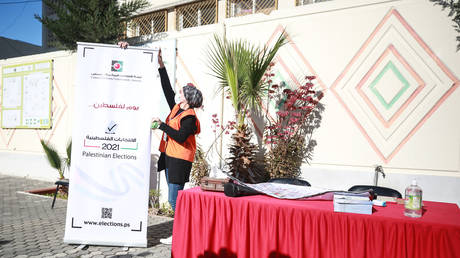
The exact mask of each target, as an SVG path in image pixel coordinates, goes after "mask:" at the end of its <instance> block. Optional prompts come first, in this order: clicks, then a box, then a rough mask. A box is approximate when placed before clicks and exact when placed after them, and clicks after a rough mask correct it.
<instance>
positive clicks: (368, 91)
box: [330, 8, 459, 163]
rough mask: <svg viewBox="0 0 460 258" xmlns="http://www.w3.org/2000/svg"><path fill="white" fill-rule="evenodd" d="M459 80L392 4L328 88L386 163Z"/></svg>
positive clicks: (453, 88)
mask: <svg viewBox="0 0 460 258" xmlns="http://www.w3.org/2000/svg"><path fill="white" fill-rule="evenodd" d="M458 85H459V80H458V79H457V78H456V77H455V76H454V75H453V73H452V72H451V71H450V70H449V68H447V67H446V66H445V65H444V64H443V63H442V61H441V60H440V59H439V58H438V57H437V56H436V55H435V53H433V51H432V50H431V49H430V48H429V47H428V45H427V44H426V43H425V42H424V41H423V40H422V39H421V38H420V37H419V36H418V35H417V33H416V32H415V30H414V29H413V28H412V27H411V26H410V25H409V23H408V22H407V21H406V20H405V19H404V18H403V17H402V16H401V14H400V13H399V12H398V11H397V10H396V9H394V8H392V9H390V11H389V12H388V13H387V14H386V15H385V17H384V18H383V19H382V21H381V22H380V23H379V24H378V25H377V27H376V28H375V29H374V31H373V32H372V33H371V35H370V36H369V38H368V39H367V40H366V42H365V43H364V44H363V45H362V47H361V48H360V49H359V50H358V52H357V53H356V54H355V56H354V57H353V59H352V60H351V61H350V63H349V64H348V65H347V66H346V68H345V69H344V71H343V72H342V73H341V74H340V76H339V77H338V78H337V79H336V81H335V82H334V83H333V85H332V86H331V88H330V89H331V91H332V92H333V93H334V95H335V96H336V97H337V99H338V100H339V102H340V103H341V105H342V106H343V107H344V109H345V110H346V111H347V113H348V114H349V115H350V117H351V118H352V120H353V121H354V123H355V124H356V125H357V127H358V128H359V130H360V131H361V133H362V134H363V135H364V137H365V138H366V140H367V141H368V142H369V144H370V145H371V147H372V148H373V149H374V150H375V152H376V153H377V154H378V156H379V157H380V158H381V159H382V161H383V162H385V163H388V162H389V161H390V160H391V159H392V158H393V157H394V156H395V155H396V154H397V153H398V151H399V150H400V149H401V148H402V147H403V146H404V144H405V143H406V142H407V141H408V140H409V139H410V138H411V136H412V135H414V133H415V132H416V131H417V130H418V129H419V128H420V127H421V126H423V124H424V123H425V122H426V120H427V119H429V117H430V116H431V115H432V114H433V113H434V112H435V111H436V110H437V109H438V107H439V106H440V105H441V104H442V103H443V102H444V100H445V99H446V98H447V97H448V96H449V95H450V94H451V93H452V92H453V91H454V90H455V89H456V88H457V87H458Z"/></svg>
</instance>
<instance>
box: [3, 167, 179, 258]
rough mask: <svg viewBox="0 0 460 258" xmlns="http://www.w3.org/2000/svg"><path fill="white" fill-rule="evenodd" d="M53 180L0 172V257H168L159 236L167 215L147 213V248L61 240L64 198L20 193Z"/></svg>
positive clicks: (168, 228) (166, 228) (167, 225)
mask: <svg viewBox="0 0 460 258" xmlns="http://www.w3.org/2000/svg"><path fill="white" fill-rule="evenodd" d="M52 186H53V183H50V182H43V181H37V180H30V179H24V178H18V177H11V176H5V175H1V174H0V257H21V258H22V257H161V258H164V257H171V246H168V245H163V244H161V243H160V238H165V237H168V236H170V235H171V234H172V225H173V221H172V219H171V218H167V217H159V216H149V221H148V222H149V226H148V229H147V239H148V247H147V248H129V249H128V250H124V249H123V248H122V247H111V246H84V247H83V246H79V245H69V244H65V243H63V237H64V224H65V213H66V207H67V201H65V200H59V199H58V200H56V204H55V206H54V209H51V202H52V199H51V198H50V197H42V196H39V195H31V194H26V193H24V192H25V191H28V190H33V189H40V188H47V187H52Z"/></svg>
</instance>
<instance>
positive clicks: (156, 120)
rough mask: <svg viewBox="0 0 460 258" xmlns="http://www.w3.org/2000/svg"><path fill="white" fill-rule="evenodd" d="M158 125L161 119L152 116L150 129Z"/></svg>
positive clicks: (156, 127)
mask: <svg viewBox="0 0 460 258" xmlns="http://www.w3.org/2000/svg"><path fill="white" fill-rule="evenodd" d="M160 125H161V120H160V119H159V118H158V117H154V118H152V125H151V127H152V129H158V127H160Z"/></svg>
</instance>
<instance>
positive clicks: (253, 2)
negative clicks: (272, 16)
mask: <svg viewBox="0 0 460 258" xmlns="http://www.w3.org/2000/svg"><path fill="white" fill-rule="evenodd" d="M277 8H278V0H227V18H229V17H237V16H244V15H249V14H254V13H265V14H269V13H270V12H271V11H273V10H276V9H277Z"/></svg>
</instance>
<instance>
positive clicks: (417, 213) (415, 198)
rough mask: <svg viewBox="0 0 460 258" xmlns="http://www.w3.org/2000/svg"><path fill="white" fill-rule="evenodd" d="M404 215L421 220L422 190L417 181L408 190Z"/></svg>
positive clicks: (413, 181)
mask: <svg viewBox="0 0 460 258" xmlns="http://www.w3.org/2000/svg"><path fill="white" fill-rule="evenodd" d="M404 215H406V216H408V217H413V218H420V217H421V216H422V188H420V186H418V185H417V181H416V180H415V179H414V180H412V184H411V185H409V186H408V187H407V188H406V194H405V200H404Z"/></svg>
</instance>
